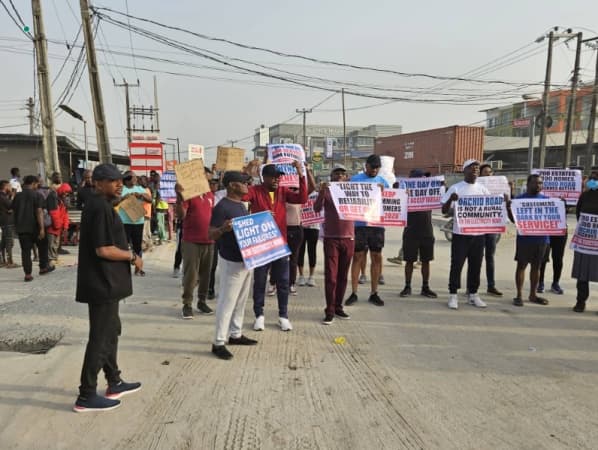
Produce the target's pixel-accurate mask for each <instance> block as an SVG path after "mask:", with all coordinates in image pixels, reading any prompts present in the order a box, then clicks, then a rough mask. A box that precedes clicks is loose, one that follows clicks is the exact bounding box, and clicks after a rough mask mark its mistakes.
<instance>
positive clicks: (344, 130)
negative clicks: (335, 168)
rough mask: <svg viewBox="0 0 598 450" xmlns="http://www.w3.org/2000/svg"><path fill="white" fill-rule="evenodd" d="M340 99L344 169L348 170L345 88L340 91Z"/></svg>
mask: <svg viewBox="0 0 598 450" xmlns="http://www.w3.org/2000/svg"><path fill="white" fill-rule="evenodd" d="M341 98H342V103H343V154H344V159H345V169H347V170H349V168H348V167H347V123H346V121H345V88H342V89H341Z"/></svg>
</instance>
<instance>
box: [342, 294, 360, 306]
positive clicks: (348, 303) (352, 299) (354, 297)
mask: <svg viewBox="0 0 598 450" xmlns="http://www.w3.org/2000/svg"><path fill="white" fill-rule="evenodd" d="M355 302H357V294H355V293H352V294H351V295H349V298H347V300H345V305H346V306H351V305H352V304H353V303H355Z"/></svg>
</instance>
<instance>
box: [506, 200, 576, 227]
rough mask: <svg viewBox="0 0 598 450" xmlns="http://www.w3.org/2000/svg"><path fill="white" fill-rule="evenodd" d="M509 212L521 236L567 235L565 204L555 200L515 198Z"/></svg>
mask: <svg viewBox="0 0 598 450" xmlns="http://www.w3.org/2000/svg"><path fill="white" fill-rule="evenodd" d="M511 212H512V213H513V218H514V219H515V225H516V226H517V232H518V233H519V234H520V235H522V236H564V235H565V234H567V218H566V216H565V204H564V203H563V201H562V200H559V199H556V198H515V199H513V200H512V201H511Z"/></svg>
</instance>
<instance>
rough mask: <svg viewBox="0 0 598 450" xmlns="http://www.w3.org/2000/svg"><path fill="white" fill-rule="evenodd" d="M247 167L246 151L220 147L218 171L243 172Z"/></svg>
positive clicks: (217, 156) (217, 155)
mask: <svg viewBox="0 0 598 450" xmlns="http://www.w3.org/2000/svg"><path fill="white" fill-rule="evenodd" d="M244 165H245V149H243V148H237V147H218V150H217V153H216V169H217V170H224V171H226V170H242V169H243V166H244Z"/></svg>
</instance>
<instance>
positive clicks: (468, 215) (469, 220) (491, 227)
mask: <svg viewBox="0 0 598 450" xmlns="http://www.w3.org/2000/svg"><path fill="white" fill-rule="evenodd" d="M506 225H507V214H506V210H505V199H504V197H503V196H502V195H491V196H487V195H464V196H462V197H459V199H458V200H457V201H456V202H455V222H454V226H453V232H455V233H457V234H472V235H478V234H487V233H504V232H505V229H506Z"/></svg>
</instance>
